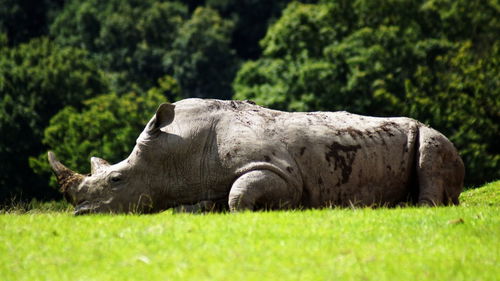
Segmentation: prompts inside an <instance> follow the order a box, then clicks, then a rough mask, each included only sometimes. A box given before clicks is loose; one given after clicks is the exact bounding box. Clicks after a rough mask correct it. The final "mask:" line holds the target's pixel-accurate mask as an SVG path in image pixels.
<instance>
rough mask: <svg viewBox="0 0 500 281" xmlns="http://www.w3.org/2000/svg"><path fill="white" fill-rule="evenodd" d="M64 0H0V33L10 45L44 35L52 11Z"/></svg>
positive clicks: (59, 6)
mask: <svg viewBox="0 0 500 281" xmlns="http://www.w3.org/2000/svg"><path fill="white" fill-rule="evenodd" d="M64 1H65V0H43V1H37V0H0V33H1V32H5V33H6V34H7V37H8V38H9V44H10V45H11V46H15V45H18V44H20V43H26V42H28V41H29V40H31V39H33V38H35V37H40V36H46V35H47V33H48V25H49V22H50V21H51V18H52V17H53V15H54V13H55V12H56V11H58V10H59V9H60V8H61V6H62V5H63V3H64Z"/></svg>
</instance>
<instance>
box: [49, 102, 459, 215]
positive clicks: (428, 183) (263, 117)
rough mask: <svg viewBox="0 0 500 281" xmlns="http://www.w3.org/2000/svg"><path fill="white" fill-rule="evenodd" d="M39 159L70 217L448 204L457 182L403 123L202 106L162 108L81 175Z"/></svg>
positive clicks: (423, 129) (439, 146)
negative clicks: (124, 147)
mask: <svg viewBox="0 0 500 281" xmlns="http://www.w3.org/2000/svg"><path fill="white" fill-rule="evenodd" d="M49 161H50V163H51V165H52V168H53V170H54V172H55V174H56V175H57V177H58V180H59V183H60V184H61V186H62V191H63V192H64V194H65V196H66V198H67V199H68V200H69V201H70V202H72V203H73V204H74V205H75V206H76V208H75V209H76V212H75V213H76V214H84V213H94V212H99V213H108V212H113V213H120V212H131V211H135V212H143V213H147V212H157V211H161V210H165V209H168V208H173V207H177V208H179V207H180V206H182V207H183V208H186V209H189V208H195V207H196V206H198V207H199V206H202V208H203V206H205V208H207V207H206V206H212V207H213V208H219V207H224V206H227V207H229V209H230V210H231V211H237V210H248V209H249V210H256V209H262V208H269V209H283V208H321V207H328V206H352V205H354V206H377V205H384V206H396V205H400V204H406V203H417V204H420V205H447V204H450V203H453V204H458V196H459V194H460V192H461V191H462V184H463V178H464V165H463V163H462V160H461V159H460V157H459V155H458V153H457V151H456V149H455V148H454V146H453V144H452V143H451V142H450V141H449V140H448V139H447V138H446V137H444V136H443V135H442V134H440V133H439V132H437V131H435V130H434V129H431V128H429V127H427V126H425V125H423V124H421V123H419V122H418V121H415V120H413V119H409V118H376V117H366V116H360V115H355V114H350V113H347V112H311V113H288V112H281V111H276V110H270V109H266V108H263V107H260V106H257V105H254V104H253V103H251V102H247V101H245V102H242V101H220V100H202V99H186V100H182V101H179V102H177V103H174V104H162V105H161V106H160V107H159V108H158V110H157V112H156V114H155V116H154V117H153V118H152V119H151V121H150V122H149V123H148V124H147V126H146V128H145V129H144V131H143V132H142V133H141V135H140V136H139V138H138V139H137V144H136V146H135V147H134V149H133V151H132V153H131V154H130V156H129V157H128V158H127V159H125V160H123V161H122V162H120V163H118V164H115V165H109V164H108V163H107V162H106V161H104V160H102V159H99V158H95V157H92V159H91V167H92V174H91V175H88V176H83V175H80V174H77V173H74V172H72V171H70V170H69V169H67V168H66V167H64V166H63V165H62V164H61V163H60V162H59V161H58V160H57V159H56V158H55V156H54V155H53V153H51V152H49ZM193 206H194V207H193ZM212 207H210V208H212Z"/></svg>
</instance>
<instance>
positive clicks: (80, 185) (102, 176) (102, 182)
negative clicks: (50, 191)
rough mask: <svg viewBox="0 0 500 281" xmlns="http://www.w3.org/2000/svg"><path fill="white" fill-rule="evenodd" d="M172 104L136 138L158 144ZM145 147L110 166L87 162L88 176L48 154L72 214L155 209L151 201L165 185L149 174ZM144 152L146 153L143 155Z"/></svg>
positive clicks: (96, 160) (171, 114)
mask: <svg viewBox="0 0 500 281" xmlns="http://www.w3.org/2000/svg"><path fill="white" fill-rule="evenodd" d="M174 107H175V106H174V105H172V104H162V105H161V106H160V107H159V108H158V110H157V112H156V115H155V116H154V117H153V118H152V119H151V121H150V122H149V123H148V125H147V126H146V129H145V130H144V131H143V133H142V134H141V137H140V139H142V140H143V141H144V140H145V141H146V142H147V143H148V144H151V145H152V144H154V142H155V141H161V138H160V137H159V135H160V134H161V130H160V129H161V127H163V126H166V125H168V124H170V123H171V122H172V120H173V118H174ZM147 150H148V147H145V146H144V145H139V144H138V145H136V147H135V148H134V150H133V151H132V153H131V154H130V156H129V157H128V158H127V159H125V160H123V161H122V162H120V163H117V164H115V165H110V164H109V163H108V162H107V161H105V160H104V159H101V158H97V157H92V158H91V159H90V164H91V174H89V175H82V174H79V173H76V172H73V171H72V170H70V169H69V168H67V167H66V166H64V165H63V164H62V163H61V162H59V160H57V158H56V156H55V154H54V153H53V152H50V151H49V152H48V159H49V163H50V165H51V167H52V170H53V172H54V174H55V175H56V177H57V181H58V184H59V185H60V187H61V192H62V193H63V194H64V197H65V198H66V199H67V200H68V201H69V202H70V203H71V204H73V205H74V206H75V215H81V214H87V213H126V212H150V211H153V210H154V209H157V208H158V206H157V204H156V202H154V201H153V198H155V197H157V196H156V195H157V194H154V193H155V192H157V191H158V190H161V189H162V188H161V187H162V185H164V184H165V182H164V181H163V179H162V177H161V173H155V172H152V171H153V170H154V167H155V166H157V163H154V160H153V158H154V157H151V155H149V154H151V153H148V152H147ZM145 151H146V152H145Z"/></svg>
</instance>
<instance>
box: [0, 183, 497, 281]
mask: <svg viewBox="0 0 500 281" xmlns="http://www.w3.org/2000/svg"><path fill="white" fill-rule="evenodd" d="M499 189H500V181H499V182H495V183H491V184H489V185H486V186H485V187H483V188H481V189H476V190H471V191H467V192H465V193H464V194H463V195H462V198H461V199H462V202H463V204H462V205H461V206H459V207H442V208H405V209H329V210H310V211H287V212H260V213H239V214H208V215H188V214H172V213H171V212H164V213H160V214H156V215H144V216H137V215H128V216H125V215H123V216H107V215H99V216H85V217H73V216H71V214H70V213H69V212H42V213H27V214H16V213H7V214H3V215H0V276H2V278H1V279H2V280H334V279H339V280H494V279H495V278H498V276H500V268H499V267H498V264H500V247H499V245H500V216H499V215H498V214H499V211H500V204H499V198H498V197H499Z"/></svg>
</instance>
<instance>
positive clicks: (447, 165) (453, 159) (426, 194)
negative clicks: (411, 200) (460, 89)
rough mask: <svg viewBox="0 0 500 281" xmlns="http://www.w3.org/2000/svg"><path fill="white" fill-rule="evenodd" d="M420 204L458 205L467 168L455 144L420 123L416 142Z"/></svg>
mask: <svg viewBox="0 0 500 281" xmlns="http://www.w3.org/2000/svg"><path fill="white" fill-rule="evenodd" d="M416 161H417V163H416V164H417V177H418V184H419V194H418V204H419V205H431V206H436V205H450V204H454V205H458V204H459V199H458V197H459V196H460V193H461V192H462V190H463V181H464V175H465V168H464V164H463V162H462V159H461V158H460V156H459V155H458V152H457V150H456V148H455V147H454V146H453V144H452V143H451V142H450V141H449V140H448V139H447V138H446V137H445V136H444V135H442V134H441V133H439V132H438V131H436V130H434V129H432V128H429V127H427V126H424V125H421V126H420V127H419V137H418V143H417V158H416Z"/></svg>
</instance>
